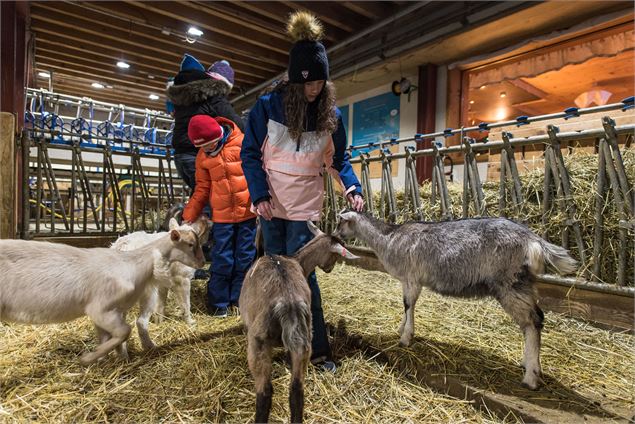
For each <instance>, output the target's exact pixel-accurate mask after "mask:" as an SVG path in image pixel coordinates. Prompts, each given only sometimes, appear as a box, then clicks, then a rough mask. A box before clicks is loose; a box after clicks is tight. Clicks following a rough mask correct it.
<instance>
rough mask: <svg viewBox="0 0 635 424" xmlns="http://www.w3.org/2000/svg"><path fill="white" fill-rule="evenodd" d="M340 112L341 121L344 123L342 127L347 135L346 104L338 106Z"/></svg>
mask: <svg viewBox="0 0 635 424" xmlns="http://www.w3.org/2000/svg"><path fill="white" fill-rule="evenodd" d="M339 109H340V112H341V113H342V123H343V124H344V129H345V130H346V134H347V135H348V129H349V128H350V127H349V126H348V109H349V107H348V105H345V106H340V107H339Z"/></svg>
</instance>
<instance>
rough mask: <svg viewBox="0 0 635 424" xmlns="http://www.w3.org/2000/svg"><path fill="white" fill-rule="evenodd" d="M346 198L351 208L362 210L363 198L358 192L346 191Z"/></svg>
mask: <svg viewBox="0 0 635 424" xmlns="http://www.w3.org/2000/svg"><path fill="white" fill-rule="evenodd" d="M346 199H347V200H348V203H349V204H350V205H351V208H353V210H355V211H357V212H361V211H363V210H364V198H363V197H362V196H361V195H360V194H359V193H348V194H347V195H346Z"/></svg>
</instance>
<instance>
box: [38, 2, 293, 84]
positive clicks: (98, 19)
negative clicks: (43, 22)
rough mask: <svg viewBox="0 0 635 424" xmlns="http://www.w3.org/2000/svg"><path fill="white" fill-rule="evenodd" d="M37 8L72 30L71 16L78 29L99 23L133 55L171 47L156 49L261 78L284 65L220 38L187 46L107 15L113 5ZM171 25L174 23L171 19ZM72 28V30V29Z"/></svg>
mask: <svg viewBox="0 0 635 424" xmlns="http://www.w3.org/2000/svg"><path fill="white" fill-rule="evenodd" d="M34 5H37V6H35V7H34V8H33V10H34V11H35V12H36V14H37V15H38V16H41V15H42V14H44V15H45V16H46V17H47V18H48V20H47V22H53V23H56V24H58V25H61V26H65V27H66V28H69V27H68V25H64V23H67V22H68V21H69V19H68V18H67V17H71V18H73V19H72V21H76V22H77V21H78V22H79V25H77V26H78V27H79V28H82V27H88V28H91V27H94V25H93V23H98V24H99V27H100V28H99V29H100V30H101V34H111V33H119V37H117V38H116V39H114V40H113V41H110V42H108V43H109V44H112V45H114V46H116V47H117V48H118V49H119V50H120V51H123V50H126V51H127V52H130V53H136V51H137V50H138V48H139V45H141V47H149V46H156V45H157V44H159V45H168V46H171V47H170V48H169V49H166V47H163V49H154V50H155V51H157V52H158V53H163V54H171V55H176V56H179V57H182V56H183V53H186V52H187V53H191V54H195V55H197V56H198V57H199V58H200V59H201V60H203V61H205V62H209V63H211V62H214V61H216V60H219V59H227V60H229V61H231V62H232V65H233V66H234V68H235V70H236V71H237V72H238V73H244V74H246V75H249V74H254V75H258V74H257V72H258V71H257V70H258V69H260V70H264V71H267V72H270V73H275V72H277V71H278V70H279V67H280V66H284V65H285V63H284V60H283V58H282V57H277V58H273V56H272V53H271V52H267V51H266V50H262V49H258V48H249V49H241V48H240V46H239V45H238V43H236V42H235V40H231V41H232V42H233V44H232V45H225V44H221V43H219V42H218V41H219V40H217V39H215V40H214V42H208V41H207V40H200V41H199V42H197V43H196V44H193V45H190V44H186V43H184V42H183V41H177V39H178V38H176V37H175V36H174V35H167V36H166V35H164V34H162V33H161V27H160V26H159V27H156V28H155V27H151V26H149V25H148V24H143V23H136V22H133V21H131V20H130V19H123V18H120V17H117V16H116V15H115V16H110V15H108V13H110V12H109V11H108V9H105V10H102V9H104V8H105V7H106V6H109V7H113V6H111V3H110V2H102V3H100V4H99V6H96V5H91V7H90V8H87V7H86V6H85V5H84V4H82V5H74V4H64V5H62V6H61V7H59V8H53V7H51V6H49V5H48V3H34ZM146 13H148V12H146ZM65 16H66V17H65ZM84 22H85V23H84ZM170 22H172V21H171V20H170ZM70 28H73V26H71V27H70ZM64 32H69V31H68V30H66V31H63V32H62V33H64ZM71 33H73V32H71ZM122 34H123V36H122ZM111 40H112V38H111ZM127 40H130V41H137V43H136V45H134V46H133V47H128V46H129V43H127V42H126V41H127ZM146 40H148V41H146ZM122 42H123V43H122ZM270 57H271V58H270ZM239 65H242V66H239Z"/></svg>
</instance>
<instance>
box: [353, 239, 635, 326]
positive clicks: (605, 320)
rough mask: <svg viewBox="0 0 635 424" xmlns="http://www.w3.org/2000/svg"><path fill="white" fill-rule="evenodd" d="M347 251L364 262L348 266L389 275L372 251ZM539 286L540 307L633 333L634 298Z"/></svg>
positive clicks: (555, 286) (358, 261) (360, 261)
mask: <svg viewBox="0 0 635 424" xmlns="http://www.w3.org/2000/svg"><path fill="white" fill-rule="evenodd" d="M347 248H348V250H350V251H351V252H352V253H353V254H355V255H357V256H359V257H360V259H358V260H355V261H349V260H345V262H346V264H348V265H352V266H358V267H360V268H363V269H367V270H370V271H381V272H386V270H385V269H384V267H383V266H382V264H381V262H379V260H378V259H377V257H376V256H375V255H374V254H373V253H371V252H369V251H368V249H360V248H356V247H354V246H347ZM536 287H537V289H538V296H539V299H540V306H541V307H543V309H545V310H548V311H553V312H558V313H562V314H565V315H569V316H571V317H573V318H578V319H583V320H586V321H589V322H592V323H593V324H594V325H597V326H600V327H602V328H607V329H611V330H618V331H623V330H629V331H633V329H635V326H634V321H635V316H634V313H633V306H634V299H633V296H628V295H618V294H608V293H598V292H597V291H593V290H589V289H585V288H580V287H575V288H571V287H565V286H560V285H556V284H548V283H542V282H539V283H537V284H536Z"/></svg>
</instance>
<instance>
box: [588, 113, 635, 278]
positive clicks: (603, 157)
mask: <svg viewBox="0 0 635 424" xmlns="http://www.w3.org/2000/svg"><path fill="white" fill-rule="evenodd" d="M602 125H603V127H604V132H605V137H604V138H601V139H600V142H599V146H598V177H597V191H596V206H595V220H596V227H595V234H594V241H593V272H592V275H591V278H592V279H593V280H595V281H598V280H599V279H600V275H601V272H600V268H601V265H602V261H603V259H604V258H602V257H601V250H602V244H603V242H604V231H603V228H604V226H603V223H604V213H603V212H604V210H605V209H606V207H607V206H608V204H607V201H608V189H609V187H610V191H611V193H612V195H613V196H612V197H613V201H614V204H615V206H616V209H617V213H618V214H619V217H620V222H619V229H618V234H619V245H620V248H619V251H618V260H617V270H616V273H617V284H618V285H620V286H624V285H626V265H627V264H626V262H627V260H628V259H627V252H628V251H629V249H628V231H629V230H630V231H633V232H635V219H634V216H633V210H634V209H635V207H634V201H635V200H634V197H635V196H634V193H633V190H634V189H633V186H632V185H631V184H630V182H629V181H628V177H627V175H626V170H625V169H624V159H623V158H622V154H621V152H620V149H619V146H618V144H617V132H616V130H615V121H614V120H613V119H611V118H609V117H604V118H602ZM607 177H608V181H607ZM631 251H632V248H631Z"/></svg>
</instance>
